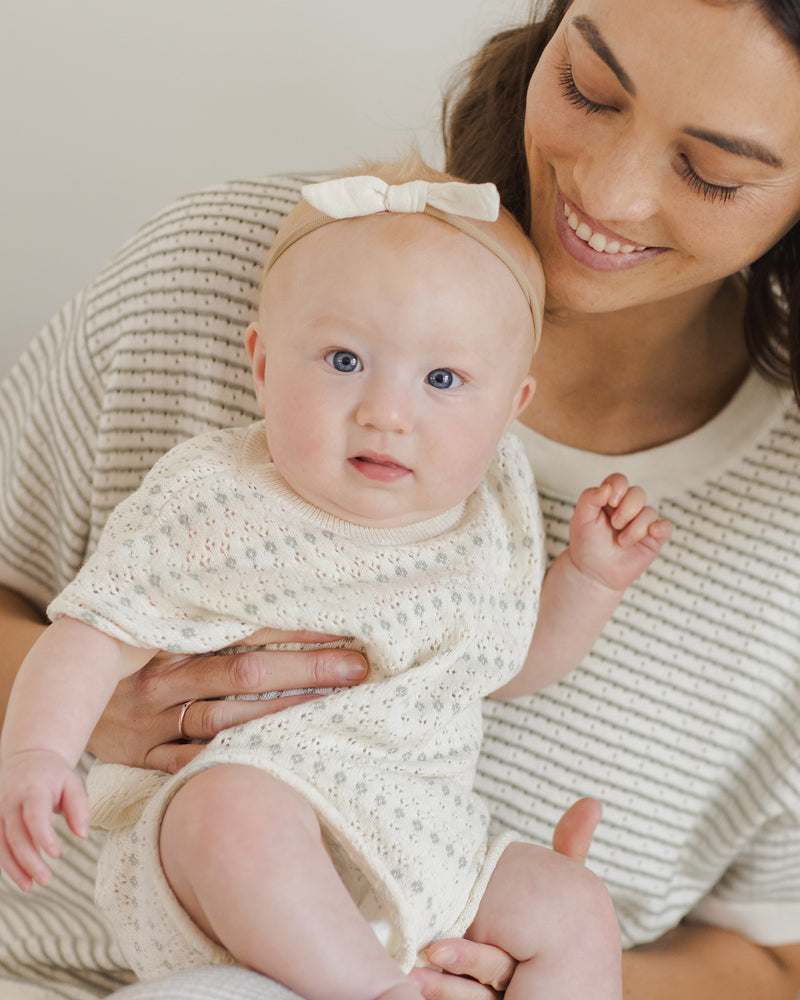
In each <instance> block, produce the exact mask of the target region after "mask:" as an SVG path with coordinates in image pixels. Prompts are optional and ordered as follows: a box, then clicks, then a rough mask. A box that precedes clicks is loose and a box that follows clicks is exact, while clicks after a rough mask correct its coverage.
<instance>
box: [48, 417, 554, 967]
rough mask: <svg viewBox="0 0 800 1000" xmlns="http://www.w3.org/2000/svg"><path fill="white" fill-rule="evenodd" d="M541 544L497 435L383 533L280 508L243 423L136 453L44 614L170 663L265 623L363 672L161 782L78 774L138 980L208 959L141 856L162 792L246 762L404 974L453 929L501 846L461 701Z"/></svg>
mask: <svg viewBox="0 0 800 1000" xmlns="http://www.w3.org/2000/svg"><path fill="white" fill-rule="evenodd" d="M542 553H543V535H542V527H541V519H540V515H539V511H538V504H537V501H536V491H535V486H534V483H533V477H532V474H531V471H530V465H529V463H528V462H527V459H526V458H525V454H524V451H523V449H522V446H521V445H520V443H519V441H518V440H517V438H515V437H514V436H513V435H507V436H506V438H505V439H504V440H503V442H501V445H500V448H499V450H498V453H497V456H496V458H495V460H494V462H493V464H492V467H491V469H490V471H489V473H488V475H487V476H486V479H485V481H484V483H483V484H482V485H481V486H480V487H479V488H478V490H476V491H475V493H473V494H472V495H471V496H470V497H469V498H468V499H467V500H466V501H465V502H464V503H463V504H462V505H460V506H459V507H458V508H456V509H454V510H450V511H448V512H446V513H444V514H442V515H440V516H438V517H436V518H433V519H431V520H428V521H425V522H423V523H421V524H417V525H410V526H406V527H401V528H387V529H372V528H365V527H362V526H358V525H353V524H349V523H347V522H343V521H341V520H339V519H337V518H335V517H333V516H331V515H329V514H327V513H325V512H323V511H321V510H319V509H318V508H315V507H313V506H312V505H310V504H309V503H307V502H306V501H304V500H302V499H301V498H300V497H298V496H297V495H296V494H295V493H293V492H292V490H291V489H290V488H289V487H288V486H287V485H286V484H285V483H284V481H283V480H282V479H281V477H280V475H279V474H278V472H277V469H276V468H275V466H274V465H273V464H272V463H271V461H270V456H269V454H268V451H267V441H266V434H265V431H264V426H263V423H260V422H259V423H257V424H255V425H252V426H251V427H249V428H244V429H235V430H230V431H214V432H210V433H208V434H205V435H202V436H201V437H199V438H196V439H193V440H191V441H189V442H186V443H184V444H181V445H178V446H177V447H176V448H175V449H173V450H172V451H171V452H170V453H169V454H167V455H166V456H165V457H164V458H162V459H161V460H160V461H159V462H158V463H157V465H156V467H155V468H154V469H153V471H152V472H151V473H150V474H149V475H148V476H147V477H146V478H145V480H144V482H143V484H142V486H141V488H140V489H139V490H138V491H137V492H136V493H135V494H134V495H133V496H131V497H129V498H128V499H127V500H126V501H124V502H123V503H122V504H121V505H120V506H119V507H118V508H117V510H116V511H115V512H114V513H113V514H112V515H111V517H110V518H109V521H108V524H107V525H106V529H105V531H104V532H103V535H102V536H101V538H100V542H99V544H98V547H97V549H96V551H95V553H94V554H93V555H92V557H91V558H90V559H89V561H88V562H87V563H86V565H85V566H84V568H83V569H82V570H81V572H80V573H79V574H78V576H77V577H76V579H75V580H74V581H73V582H72V583H70V584H69V585H68V586H67V588H66V589H65V590H64V592H63V593H62V594H61V595H60V596H59V597H58V598H56V600H55V601H53V602H52V604H51V605H50V608H49V609H48V610H49V613H50V615H51V617H53V618H55V617H58V616H60V615H63V614H68V615H70V616H72V617H74V618H80V619H82V620H83V621H85V622H87V623H89V624H91V625H94V626H96V627H98V628H101V629H103V630H104V631H106V632H108V633H109V634H112V635H114V636H116V637H118V638H120V639H123V640H124V641H127V642H129V643H133V644H135V645H142V646H147V647H154V648H163V649H169V650H173V651H176V652H190V651H201V652H202V651H212V650H216V649H220V648H222V647H225V646H228V645H231V644H234V643H238V642H240V641H241V640H243V639H244V638H246V637H247V636H248V635H250V634H251V633H252V632H254V631H255V630H256V629H257V628H259V627H266V626H270V627H274V628H281V629H291V628H294V629H309V630H314V631H317V632H323V633H329V634H333V635H344V636H348V637H349V639H350V642H351V644H352V645H354V646H355V648H357V649H359V650H361V651H363V652H364V654H365V656H366V658H367V660H368V662H369V664H370V675H369V677H368V679H367V682H366V683H364V684H363V685H360V686H358V687H356V688H352V689H343V690H340V691H338V692H336V693H334V694H332V695H329V696H328V697H325V698H322V699H319V700H315V701H312V702H310V703H308V704H306V705H302V706H297V707H295V708H293V709H289V710H287V711H285V712H281V713H278V714H276V715H271V716H267V717H266V718H264V719H259V720H257V721H254V722H251V723H248V724H246V725H243V726H240V727H238V728H236V729H234V730H231V731H229V732H225V733H223V734H221V735H220V736H219V737H217V739H216V740H214V741H213V743H212V744H211V745H210V746H209V747H208V748H207V749H206V750H204V751H203V752H202V753H201V754H200V756H199V757H198V758H197V760H196V761H195V762H193V763H192V764H191V765H189V766H188V767H187V768H185V769H184V770H183V771H182V772H180V774H178V775H177V776H174V777H171V778H170V777H168V776H166V775H162V776H161V781H160V782H159V780H158V778H157V777H155V776H154V775H153V774H152V772H147V771H142V770H140V769H133V768H121V767H117V766H108V765H101V766H98V767H96V768H95V769H94V771H93V772H92V776H91V782H90V788H91V791H92V798H93V801H94V804H95V810H94V816H95V821H101V822H102V825H103V826H104V827H105V828H107V829H109V830H110V834H109V839H108V845H107V848H106V850H107V856H106V858H105V860H104V861H102V862H101V865H100V878H99V881H98V888H97V895H98V900H99V901H100V902H101V903H102V905H103V906H104V908H105V909H106V911H107V912H108V913H109V914H110V915H111V916H112V918H113V921H114V923H115V925H116V926H117V930H118V932H119V935H120V940H121V942H122V945H123V949H124V950H125V953H126V955H127V957H128V959H129V961H130V962H131V965H132V967H133V968H134V970H135V971H136V972H137V973H138V974H139V975H140V976H143V977H149V976H155V975H159V974H162V973H163V972H165V971H171V970H176V969H186V968H190V967H192V966H193V965H203V964H209V963H210V962H214V961H224V960H225V958H224V957H223V956H222V955H221V954H220V949H219V948H218V947H217V946H215V945H213V944H212V943H211V942H208V941H206V940H205V939H204V937H203V935H201V934H200V932H199V931H197V929H196V928H194V926H193V925H192V924H191V923H190V922H189V921H188V920H187V919H186V917H185V915H181V913H180V912H179V908H178V907H177V904H176V901H174V900H173V898H172V894H171V892H170V891H169V887H168V886H167V884H166V882H165V880H164V878H163V875H162V874H161V872H160V871H159V862H158V832H159V825H160V820H161V817H162V815H163V812H164V809H165V808H166V805H167V803H168V801H169V799H170V797H171V796H172V795H173V794H174V793H175V791H176V790H177V789H178V788H179V787H180V786H181V785H182V784H183V783H184V782H185V781H187V780H190V778H191V776H192V775H193V774H195V773H197V772H198V771H199V770H202V769H205V768H208V767H211V766H214V765H219V764H225V763H229V764H233V763H235V764H249V765H253V766H255V767H259V768H263V769H264V770H266V771H268V772H269V773H271V774H273V775H275V776H277V777H279V778H281V779H282V780H283V781H285V782H286V783H288V784H289V785H290V786H292V787H293V788H295V789H296V790H298V791H299V792H300V793H301V794H302V795H303V796H304V797H305V798H306V799H307V800H308V801H309V802H310V803H311V805H312V806H313V808H314V809H315V810H316V812H317V815H318V816H319V819H320V822H321V824H322V827H323V830H324V833H325V836H326V839H327V841H328V843H329V844H330V846H331V848H332V854H333V857H334V859H335V861H336V863H337V867H338V868H339V871H340V873H341V875H342V878H343V880H344V882H345V884H346V885H347V886H348V888H349V889H350V891H351V893H352V894H353V895H354V897H355V898H356V901H357V902H358V903H359V904H361V905H362V906H363V909H364V912H365V914H367V915H368V916H370V917H373V918H375V919H376V924H377V926H378V928H379V929H380V933H381V936H382V938H383V939H384V942H385V944H386V945H387V948H388V949H389V951H390V953H391V954H392V956H393V957H394V958H395V959H396V960H397V961H398V963H399V964H400V965H401V966H402V967H403V968H405V969H408V968H410V967H411V966H412V965H413V964H414V962H415V960H416V958H417V953H418V952H419V950H420V949H421V948H422V947H423V946H425V945H426V944H428V943H429V942H431V941H433V940H435V939H436V938H438V937H444V936H452V935H460V934H462V933H463V932H464V931H465V930H466V928H467V927H468V926H469V924H470V923H471V922H472V920H473V918H474V915H475V911H476V908H477V904H478V902H479V901H480V898H481V896H482V894H483V891H484V889H485V886H486V883H487V880H488V877H489V875H490V874H491V871H492V868H493V867H494V865H495V863H496V861H497V859H498V857H499V854H500V852H501V850H502V847H503V846H504V845H505V843H507V841H508V838H507V837H502V838H500V840H499V841H496V840H495V839H493V838H490V837H489V836H488V819H489V813H488V809H487V808H486V806H485V805H484V803H483V801H482V800H481V799H480V798H479V797H478V796H477V795H475V794H474V793H473V791H472V784H473V781H474V776H475V765H476V762H477V759H478V754H479V752H480V746H481V737H482V724H481V708H480V699H481V698H483V697H484V696H486V695H488V694H489V693H491V692H492V691H493V690H495V689H496V688H498V687H500V686H501V685H502V684H504V683H505V682H506V681H507V680H508V679H510V678H511V677H512V676H513V675H514V673H516V672H517V670H519V668H520V667H521V666H522V663H523V661H524V658H525V654H526V652H527V648H528V646H529V644H530V639H531V636H532V633H533V627H534V624H535V616H536V608H537V603H538V593H539V587H540V581H541V576H542V572H543V554H542ZM154 784H156V785H159V784H160V787H158V790H157V791H156V792H155V795H154V796H153V798H152V800H151V801H149V803H148V804H146V805H145V802H146V801H147V795H151V794H152V793H153V785H154ZM142 810H143V811H142ZM139 812H142V815H141V818H138V819H135V821H134V822H131V821H132V820H134V818H135V817H136V816H137V814H138V813H139ZM200 820H201V817H198V821H200ZM264 877H265V878H269V872H265V873H264Z"/></svg>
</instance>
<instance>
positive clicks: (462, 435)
mask: <svg viewBox="0 0 800 1000" xmlns="http://www.w3.org/2000/svg"><path fill="white" fill-rule="evenodd" d="M531 329H532V320H531V315H530V311H529V309H528V305H527V303H526V301H525V297H524V295H523V293H522V291H521V290H520V287H519V285H518V284H517V282H516V280H515V279H514V277H513V275H512V274H511V273H510V271H509V270H508V269H507V268H506V267H505V265H504V264H503V263H502V262H501V261H499V260H497V259H496V258H495V257H494V256H493V255H492V254H491V253H490V252H489V251H488V250H486V249H485V248H483V247H481V246H480V245H479V244H478V243H477V242H476V241H474V240H472V239H470V237H468V236H465V235H464V234H463V233H460V232H458V231H457V230H455V229H453V228H452V227H450V226H448V225H446V224H444V223H441V222H438V221H436V220H433V219H430V218H429V217H426V216H423V215H414V216H407V217H405V216H404V217H398V216H396V215H392V216H385V215H381V216H370V217H368V218H365V219H359V220H348V221H347V222H346V223H333V224H331V225H329V226H325V227H323V228H322V229H319V230H317V231H315V232H313V233H311V234H310V235H308V236H305V237H303V238H302V239H301V240H300V241H299V242H298V243H296V244H295V245H294V246H293V247H291V248H290V249H289V250H288V251H287V252H286V253H285V255H284V256H283V257H282V258H281V259H280V260H279V261H278V262H277V263H276V265H275V266H274V268H273V269H272V271H271V272H270V274H269V276H268V278H267V281H266V283H265V288H264V294H263V299H262V304H261V309H260V312H259V323H258V324H257V325H254V326H253V327H251V328H250V330H249V331H248V349H249V350H250V353H251V357H252V359H253V368H254V373H255V381H256V389H257V393H258V399H259V405H260V407H261V409H262V412H263V413H264V415H265V418H266V426H267V437H268V440H269V446H270V451H271V453H272V457H273V459H274V461H275V463H276V464H277V466H278V468H279V470H280V471H281V474H282V475H283V477H284V478H285V479H286V481H287V482H288V483H289V485H290V486H291V487H292V488H293V489H294V490H295V492H297V493H299V494H300V495H301V496H303V497H304V498H305V499H306V500H308V501H310V502H311V503H313V504H315V505H316V506H318V507H320V508H322V509H323V510H326V511H328V512H330V513H332V514H334V515H336V516H337V517H341V518H343V519H345V520H348V521H352V522H355V523H358V524H365V525H370V526H373V527H397V526H401V525H406V524H411V523H415V522H418V521H421V520H424V519H426V518H429V517H433V516H435V515H437V514H440V513H443V512H444V511H446V510H448V509H449V508H451V507H453V506H455V505H456V504H457V503H459V502H461V501H462V500H463V499H465V498H466V497H467V496H468V495H469V494H470V493H471V492H472V491H473V490H474V489H475V488H476V486H477V485H478V483H479V482H480V480H481V479H482V478H483V475H484V473H485V471H486V468H487V466H488V464H489V462H490V460H491V457H492V455H493V453H494V451H495V448H496V446H497V443H498V441H499V439H500V437H501V436H502V434H503V432H504V431H505V429H506V428H507V427H508V425H509V423H510V422H511V421H512V420H513V419H514V417H515V416H516V415H517V413H518V412H519V410H520V409H521V408H522V406H524V405H525V404H526V403H527V401H528V399H529V398H530V395H531V394H532V391H533V381H532V379H531V378H530V376H528V374H527V369H528V365H529V363H530V342H531V334H530V331H531Z"/></svg>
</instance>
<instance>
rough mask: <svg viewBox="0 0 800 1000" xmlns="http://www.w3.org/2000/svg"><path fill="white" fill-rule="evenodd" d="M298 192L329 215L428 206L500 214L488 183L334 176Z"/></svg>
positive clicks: (481, 215) (476, 215)
mask: <svg viewBox="0 0 800 1000" xmlns="http://www.w3.org/2000/svg"><path fill="white" fill-rule="evenodd" d="M300 193H301V194H302V196H303V198H305V200H306V201H307V202H308V203H309V204H310V205H313V207H314V208H316V209H317V210H318V211H320V212H324V213H325V215H328V216H330V217H331V218H332V219H354V218H358V217H359V216H362V215H374V214H375V213H377V212H405V213H411V212H424V211H425V209H426V207H428V206H430V207H432V208H438V209H439V210H440V211H442V212H450V213H452V214H454V215H462V216H465V217H466V218H468V219H479V220H481V221H483V222H494V221H495V220H496V219H497V217H498V215H499V214H500V195H499V194H498V192H497V188H496V187H495V186H494V184H490V183H486V184H462V183H461V182H460V181H449V182H447V183H445V184H436V183H431V182H429V181H420V180H417V181H408V182H407V183H406V184H387V183H386V181H383V180H381V178H380V177H370V176H361V177H337V178H335V179H334V180H330V181H321V182H320V183H318V184H306V185H305V186H304V187H303V188H302V189H301V192H300Z"/></svg>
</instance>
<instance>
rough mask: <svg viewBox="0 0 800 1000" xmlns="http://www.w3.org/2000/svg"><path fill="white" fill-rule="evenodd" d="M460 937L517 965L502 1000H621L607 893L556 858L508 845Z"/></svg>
mask: <svg viewBox="0 0 800 1000" xmlns="http://www.w3.org/2000/svg"><path fill="white" fill-rule="evenodd" d="M466 936H467V937H468V938H470V939H472V940H473V941H482V942H484V943H486V944H492V945H495V946H497V947H498V948H502V949H503V950H504V951H507V952H508V953H509V954H510V955H511V956H512V957H513V958H515V959H516V960H517V961H518V963H519V964H518V965H517V968H516V971H515V973H514V976H513V978H512V980H511V982H510V984H509V986H508V989H507V990H506V993H505V997H506V1000H523V998H525V1000H527V998H530V997H533V996H536V997H540V996H541V997H547V1000H576V998H577V997H591V998H592V1000H621V998H622V972H621V946H620V935H619V925H618V923H617V918H616V916H615V914H614V907H613V905H612V903H611V897H610V896H609V894H608V890H607V889H606V887H605V885H604V884H603V883H602V881H601V880H600V879H598V878H597V877H596V876H595V875H593V874H592V873H591V872H590V871H589V870H588V869H586V868H584V867H583V866H582V865H580V864H578V863H577V862H575V861H571V860H570V859H569V858H565V857H564V856H563V855H561V854H556V853H555V852H554V851H550V850H547V849H545V848H543V847H534V846H532V845H530V844H511V845H510V846H509V847H507V848H506V850H505V851H504V852H503V854H502V856H501V858H500V861H499V862H498V865H497V867H496V868H495V870H494V872H493V874H492V877H491V879H490V880H489V885H488V886H487V887H486V892H485V893H484V896H483V899H482V900H481V905H480V907H479V908H478V914H477V916H476V918H475V920H474V922H473V924H472V926H471V927H470V928H469V930H468V931H467V934H466Z"/></svg>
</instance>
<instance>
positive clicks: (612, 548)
mask: <svg viewBox="0 0 800 1000" xmlns="http://www.w3.org/2000/svg"><path fill="white" fill-rule="evenodd" d="M671 534H672V525H671V524H670V522H669V521H666V520H664V519H663V518H659V516H658V513H657V512H656V510H655V509H654V508H653V507H651V506H648V504H647V495H646V494H645V491H644V490H643V489H642V488H641V487H640V486H630V485H629V483H628V480H627V479H626V478H625V476H623V475H622V474H621V473H618V472H615V473H612V474H611V475H610V476H607V477H606V478H605V479H604V480H603V482H602V483H601V484H600V485H599V486H595V487H592V488H590V489H587V490H584V491H583V493H582V494H581V495H580V498H579V499H578V503H577V504H576V506H575V511H574V513H573V515H572V520H571V521H570V553H571V555H572V560H573V562H574V563H575V565H576V566H577V568H578V569H579V570H580V571H581V572H582V573H584V574H585V575H587V576H590V577H592V578H594V579H595V580H597V581H599V582H600V583H602V584H603V585H604V586H606V587H609V588H610V589H612V590H624V589H625V588H626V587H628V586H629V585H630V584H631V583H633V581H634V580H635V579H636V578H637V577H638V576H639V575H640V574H641V573H643V572H644V571H645V570H646V569H647V567H648V566H649V565H650V563H651V562H652V561H653V560H654V559H655V558H656V556H657V555H658V554H659V552H660V551H661V549H662V547H663V545H664V544H665V542H667V540H668V539H669V537H670V535H671Z"/></svg>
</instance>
